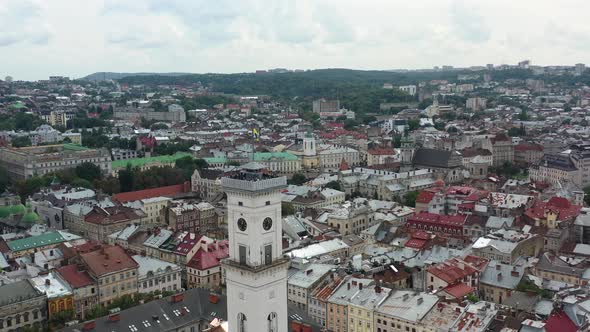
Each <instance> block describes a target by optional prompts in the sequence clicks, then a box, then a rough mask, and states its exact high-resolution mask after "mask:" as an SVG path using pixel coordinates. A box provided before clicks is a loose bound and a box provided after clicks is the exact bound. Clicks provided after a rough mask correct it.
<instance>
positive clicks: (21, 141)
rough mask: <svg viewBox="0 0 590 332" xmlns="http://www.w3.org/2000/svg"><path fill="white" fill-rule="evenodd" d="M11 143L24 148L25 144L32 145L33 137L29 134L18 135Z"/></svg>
mask: <svg viewBox="0 0 590 332" xmlns="http://www.w3.org/2000/svg"><path fill="white" fill-rule="evenodd" d="M10 143H11V144H12V146H14V147H15V148H22V147H23V146H31V145H32V143H31V138H30V137H29V136H18V137H15V138H13V139H12V140H11V141H10Z"/></svg>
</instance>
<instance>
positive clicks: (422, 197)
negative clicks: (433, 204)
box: [416, 190, 436, 203]
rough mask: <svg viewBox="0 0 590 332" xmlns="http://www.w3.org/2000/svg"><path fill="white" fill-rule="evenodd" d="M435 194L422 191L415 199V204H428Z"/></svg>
mask: <svg viewBox="0 0 590 332" xmlns="http://www.w3.org/2000/svg"><path fill="white" fill-rule="evenodd" d="M435 194H436V193H434V192H433V191H430V190H422V192H420V193H419V194H418V196H417V197H416V203H430V201H432V199H433V198H434V195H435Z"/></svg>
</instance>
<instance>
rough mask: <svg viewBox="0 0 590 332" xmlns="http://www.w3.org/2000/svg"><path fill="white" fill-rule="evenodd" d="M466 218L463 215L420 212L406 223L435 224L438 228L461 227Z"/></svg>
mask: <svg viewBox="0 0 590 332" xmlns="http://www.w3.org/2000/svg"><path fill="white" fill-rule="evenodd" d="M466 219H467V216H465V215H460V214H458V215H453V216H448V215H442V214H435V213H429V212H424V211H422V212H420V213H418V214H415V215H413V216H411V217H410V218H409V219H408V223H428V224H437V225H440V226H463V224H465V220H466Z"/></svg>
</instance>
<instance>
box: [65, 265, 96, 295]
mask: <svg viewBox="0 0 590 332" xmlns="http://www.w3.org/2000/svg"><path fill="white" fill-rule="evenodd" d="M57 273H59V275H60V276H61V277H62V279H63V280H65V281H66V282H67V283H68V284H69V285H70V286H71V287H72V288H74V289H75V288H81V287H85V286H89V285H92V284H94V283H95V282H94V279H92V277H90V275H89V274H88V272H87V271H86V270H80V269H79V268H78V265H76V264H70V265H66V266H62V267H60V268H58V269H57Z"/></svg>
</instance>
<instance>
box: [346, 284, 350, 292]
mask: <svg viewBox="0 0 590 332" xmlns="http://www.w3.org/2000/svg"><path fill="white" fill-rule="evenodd" d="M346 286H347V287H346V288H347V289H348V290H350V282H349V283H347V284H346Z"/></svg>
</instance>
